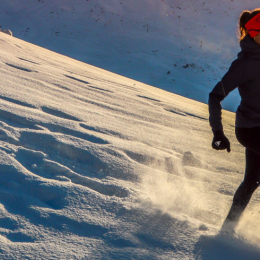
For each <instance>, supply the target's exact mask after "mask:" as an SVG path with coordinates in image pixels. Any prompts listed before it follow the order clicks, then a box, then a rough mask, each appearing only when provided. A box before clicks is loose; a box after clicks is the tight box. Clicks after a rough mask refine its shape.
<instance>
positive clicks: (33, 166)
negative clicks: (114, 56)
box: [0, 34, 259, 259]
mask: <svg viewBox="0 0 260 260" xmlns="http://www.w3.org/2000/svg"><path fill="white" fill-rule="evenodd" d="M0 57H1V58H0V77H1V89H0V154H1V156H0V184H1V185H0V239H1V246H0V248H1V250H0V255H1V259H173V258H175V259H208V258H211V259H232V258H233V259H245V258H247V259H248V258H249V259H257V258H258V257H259V250H258V248H257V247H256V246H254V244H256V243H257V242H258V241H259V237H258V235H257V233H256V232H253V231H255V228H256V227H255V224H256V223H257V221H256V219H257V216H258V215H257V212H258V207H257V203H256V202H258V201H259V193H258V192H257V193H256V194H254V198H253V200H252V202H251V204H250V206H249V208H248V209H247V211H246V212H245V217H244V218H243V220H242V221H241V223H240V226H239V227H238V234H242V235H243V237H244V238H242V237H239V236H236V237H233V238H232V237H229V236H225V235H218V231H219V228H220V226H221V223H222V221H223V219H224V218H225V216H226V214H227V211H228V209H229V206H230V204H231V200H232V196H233V193H234V191H235V189H236V188H237V186H238V184H239V183H240V181H241V180H242V178H243V165H244V162H243V160H244V150H243V148H242V147H241V146H240V145H239V144H238V143H237V142H236V141H235V138H234V115H233V113H230V112H227V111H224V118H225V121H224V124H225V127H226V129H227V130H226V132H227V135H228V137H229V138H230V140H231V142H232V152H231V153H230V154H226V153H219V152H217V151H213V150H212V149H211V147H210V143H211V137H212V134H211V133H210V129H209V126H208V120H207V118H208V112H207V106H206V105H205V104H202V103H199V102H196V101H194V100H191V99H187V98H184V97H181V96H178V95H174V94H171V93H169V92H165V91H163V90H160V89H158V88H154V87H151V86H148V85H145V84H142V83H140V82H137V81H134V80H130V79H127V78H124V77H122V76H119V75H116V74H113V73H110V72H108V71H105V70H101V69H98V68H95V67H92V66H90V65H87V64H84V63H82V62H79V61H76V60H73V59H70V58H68V57H65V56H62V55H59V54H56V53H53V52H51V51H48V50H46V49H43V48H40V47H37V46H35V45H32V44H29V43H26V42H24V41H21V40H18V39H16V38H14V37H10V36H8V35H5V34H0ZM252 209H254V211H252ZM253 212H255V213H254V215H252V214H253ZM247 215H248V216H249V217H247ZM245 225H246V228H245Z"/></svg>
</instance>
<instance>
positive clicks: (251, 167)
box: [227, 127, 260, 221]
mask: <svg viewBox="0 0 260 260" xmlns="http://www.w3.org/2000/svg"><path fill="white" fill-rule="evenodd" d="M236 137H237V140H238V141H239V142H240V143H241V144H242V145H243V146H244V147H245V148H246V168H245V178H244V180H243V182H242V183H241V184H240V186H239V187H238V189H237V191H236V193H235V195H234V199H233V204H232V206H231V209H230V211H229V213H228V216H227V220H230V221H238V219H239V217H240V216H241V214H242V212H243V211H244V209H245V208H246V206H247V204H248V202H249V201H250V199H251V196H252V194H253V193H254V191H255V190H256V189H257V187H258V186H259V183H260V127H254V128H238V127H237V128H236Z"/></svg>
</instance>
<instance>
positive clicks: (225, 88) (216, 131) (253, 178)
mask: <svg viewBox="0 0 260 260" xmlns="http://www.w3.org/2000/svg"><path fill="white" fill-rule="evenodd" d="M239 32H240V47H241V49H242V50H241V52H240V53H238V58H237V59H236V60H235V61H234V62H233V63H232V64H231V66H230V68H229V70H228V72H227V73H226V74H225V75H224V77H223V78H222V80H221V81H220V82H218V84H217V85H216V86H215V87H214V89H213V90H212V92H211V93H210V94H209V121H210V126H211V128H212V131H213V135H214V137H213V141H212V147H213V148H214V149H216V150H225V149H227V151H228V152H230V151H231V149H230V142H229V140H228V138H227V137H226V136H225V135H224V132H223V126H222V123H221V109H222V108H221V101H222V100H223V99H224V98H225V97H226V96H227V95H228V94H229V93H230V92H231V91H232V90H234V89H235V88H236V87H238V90H239V93H240V96H241V103H240V105H239V107H238V109H237V111H236V128H235V132H236V137H237V139H238V141H239V142H240V143H241V144H242V145H243V146H244V147H245V148H246V167H245V177H244V180H243V182H242V183H241V184H240V186H239V187H238V189H237V191H236V193H235V195H234V198H233V204H232V206H231V209H230V211H229V213H228V215H227V217H226V220H225V221H224V224H223V226H222V228H223V229H225V227H232V228H234V227H235V225H236V224H237V222H238V220H239V218H240V216H241V214H242V213H243V211H244V209H245V208H246V206H247V204H248V203H249V200H250V198H251V196H252V194H253V193H254V191H255V190H256V189H257V187H258V186H259V183H260V9H255V10H253V11H251V12H250V11H243V12H242V14H241V15H240V19H239Z"/></svg>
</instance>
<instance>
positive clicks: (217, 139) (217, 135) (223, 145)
mask: <svg viewBox="0 0 260 260" xmlns="http://www.w3.org/2000/svg"><path fill="white" fill-rule="evenodd" d="M212 148H213V149H215V150H225V149H227V151H228V152H229V153H230V151H231V150H230V142H229V140H228V139H227V137H226V136H225V135H224V132H223V131H222V130H219V131H215V132H214V138H213V141H212Z"/></svg>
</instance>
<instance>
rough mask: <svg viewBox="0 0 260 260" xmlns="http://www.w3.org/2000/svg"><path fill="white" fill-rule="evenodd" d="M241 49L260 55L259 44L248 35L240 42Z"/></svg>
mask: <svg viewBox="0 0 260 260" xmlns="http://www.w3.org/2000/svg"><path fill="white" fill-rule="evenodd" d="M240 47H241V49H242V52H250V53H255V54H260V45H259V44H257V43H256V42H255V41H254V39H253V38H251V37H250V36H249V35H246V36H245V37H244V39H243V40H241V41H240Z"/></svg>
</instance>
